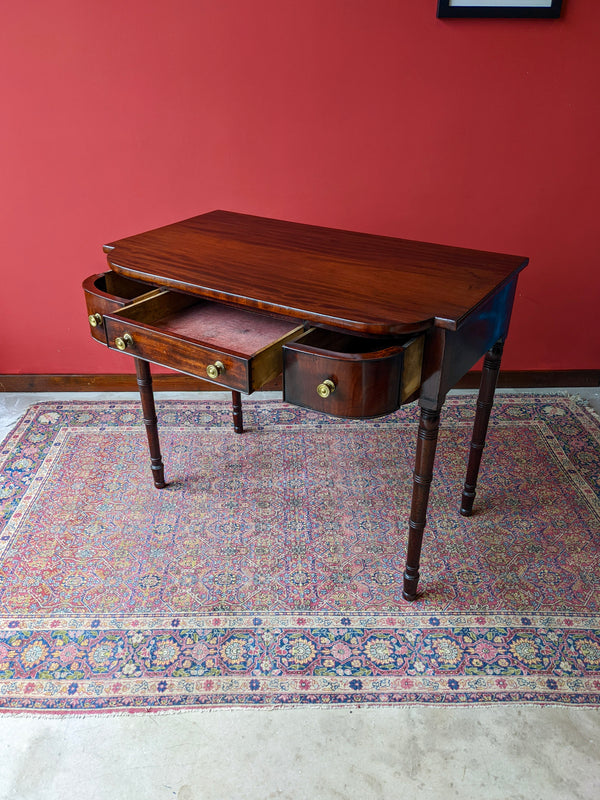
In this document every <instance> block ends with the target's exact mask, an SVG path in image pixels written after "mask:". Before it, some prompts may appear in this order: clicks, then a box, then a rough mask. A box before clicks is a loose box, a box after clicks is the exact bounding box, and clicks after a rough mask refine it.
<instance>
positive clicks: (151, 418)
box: [134, 358, 166, 489]
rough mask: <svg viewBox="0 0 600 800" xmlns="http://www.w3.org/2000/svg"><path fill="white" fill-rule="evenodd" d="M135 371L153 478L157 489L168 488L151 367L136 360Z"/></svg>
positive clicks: (145, 362) (140, 360)
mask: <svg viewBox="0 0 600 800" xmlns="http://www.w3.org/2000/svg"><path fill="white" fill-rule="evenodd" d="M134 361H135V371H136V375H137V385H138V387H139V390H140V398H141V401H142V412H143V415H144V425H145V426H146V434H147V436H148V446H149V448H150V463H151V469H152V478H153V480H154V485H155V486H156V488H157V489H163V488H164V487H165V486H166V483H165V476H164V468H163V462H162V456H161V454H160V443H159V441H158V425H157V420H156V409H155V407H154V392H153V391H152V376H151V375H150V365H149V364H148V362H147V361H142V359H141V358H136V359H134Z"/></svg>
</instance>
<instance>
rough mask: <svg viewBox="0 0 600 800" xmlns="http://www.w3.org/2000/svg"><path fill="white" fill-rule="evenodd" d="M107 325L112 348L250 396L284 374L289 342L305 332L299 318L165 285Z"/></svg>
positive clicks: (106, 319)
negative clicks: (284, 317)
mask: <svg viewBox="0 0 600 800" xmlns="http://www.w3.org/2000/svg"><path fill="white" fill-rule="evenodd" d="M104 323H105V325H106V333H107V340H108V346H109V347H110V348H112V349H116V350H121V351H122V352H126V353H128V354H129V355H132V356H135V357H137V358H142V359H144V360H145V361H152V362H153V363H155V364H161V365H162V366H165V367H170V368H171V369H175V370H178V371H180V372H184V373H187V374H188V375H193V376H195V377H198V378H203V379H204V380H208V381H211V382H213V383H216V384H218V385H220V386H223V387H227V388H228V389H233V390H235V391H241V392H246V393H248V394H249V393H250V392H253V391H255V390H256V389H259V388H260V387H261V386H263V385H264V384H265V383H267V381H269V380H271V379H272V378H274V377H276V376H277V375H279V373H280V372H281V369H282V347H283V344H284V343H285V342H287V341H288V340H289V339H291V338H293V337H296V336H298V335H299V334H300V333H301V332H302V330H303V327H302V325H299V324H298V323H297V322H295V321H294V320H282V319H277V318H274V317H270V316H267V315H266V314H262V313H259V312H254V311H247V310H245V309H241V308H234V307H232V306H227V305H225V304H222V303H215V302H212V301H208V300H202V299H198V297H193V296H191V295H185V294H181V293H179V292H173V291H169V290H165V289H159V290H157V291H156V292H154V293H151V294H149V295H146V296H145V297H142V298H138V299H137V300H134V301H133V302H132V303H130V304H129V305H126V306H124V307H123V308H122V309H121V310H120V311H118V312H117V313H113V314H110V315H107V316H105V317H104Z"/></svg>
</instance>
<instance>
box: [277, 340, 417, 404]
mask: <svg viewBox="0 0 600 800" xmlns="http://www.w3.org/2000/svg"><path fill="white" fill-rule="evenodd" d="M423 342H424V336H423V335H419V336H412V337H404V338H402V337H395V338H390V339H371V338H366V337H362V336H352V335H350V334H343V333H334V332H332V331H327V330H323V329H320V328H312V329H311V330H309V331H307V332H306V333H305V334H304V335H303V336H300V337H299V338H297V339H296V341H294V342H291V343H288V344H286V345H285V346H284V348H283V398H284V400H285V401H286V402H288V403H292V404H294V405H298V406H303V407H305V408H311V409H313V410H315V411H323V412H325V413H327V414H333V415H334V416H340V417H377V416H382V415H383V414H389V413H391V412H392V411H395V410H396V409H397V408H398V407H399V406H400V405H402V403H405V402H407V401H409V400H411V399H413V396H414V394H415V392H416V391H417V389H418V388H419V386H420V383H421V365H422V362H423Z"/></svg>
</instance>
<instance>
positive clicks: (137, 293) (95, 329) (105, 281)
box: [83, 272, 156, 344]
mask: <svg viewBox="0 0 600 800" xmlns="http://www.w3.org/2000/svg"><path fill="white" fill-rule="evenodd" d="M149 292H154V293H156V289H155V288H154V287H152V286H151V285H149V284H147V283H142V282H141V281H134V280H131V278H124V277H123V276H122V275H117V273H116V272H101V273H99V274H97V275H90V277H89V278H86V279H85V280H84V282H83V293H84V295H85V302H86V306H87V312H88V322H89V323H90V330H91V334H92V336H93V337H94V339H97V340H98V341H99V342H102V344H108V342H107V339H106V328H105V325H104V315H105V314H110V313H112V312H113V311H118V309H120V308H123V306H126V305H127V303H130V302H131V301H132V300H133V299H134V298H138V297H144V296H146V295H147V294H148V293H149Z"/></svg>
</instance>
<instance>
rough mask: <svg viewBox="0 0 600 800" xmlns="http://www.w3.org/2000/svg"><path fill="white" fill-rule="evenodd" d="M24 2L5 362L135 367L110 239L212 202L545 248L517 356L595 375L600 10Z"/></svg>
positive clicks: (177, 0) (6, 52) (18, 14)
mask: <svg viewBox="0 0 600 800" xmlns="http://www.w3.org/2000/svg"><path fill="white" fill-rule="evenodd" d="M564 5H565V13H564V15H563V18H562V19H560V20H557V21H554V20H553V21H547V20H542V21H515V20H510V21H503V20H470V21H466V20H455V21H448V20H438V19H436V17H435V6H436V2H435V0H428V1H427V0H418V2H408V1H407V0H327V1H326V2H324V0H302V2H291V0H290V1H289V2H288V0H144V2H142V0H118V1H116V0H108V1H107V0H104V1H103V2H96V0H54V2H52V3H48V2H46V1H45V0H27V2H16V3H3V5H2V14H1V17H2V20H1V24H0V75H1V76H2V77H1V80H2V82H3V84H4V86H3V89H2V95H1V111H0V115H1V117H2V119H1V124H0V179H1V181H2V187H3V188H2V191H1V192H0V204H1V208H0V215H1V216H0V219H1V220H2V222H1V225H2V231H3V232H2V258H3V264H2V268H1V270H2V273H1V276H2V280H1V283H0V291H1V293H2V294H1V297H0V304H1V314H0V373H21V372H23V373H29V372H30V373H73V372H79V373H92V372H124V371H127V370H128V369H129V363H125V362H124V360H123V359H122V357H119V356H118V355H116V354H111V353H109V352H108V351H105V350H104V349H102V348H101V347H100V346H98V345H96V344H95V343H93V342H92V341H91V339H90V337H89V336H88V329H87V319H86V312H85V306H84V302H83V296H82V293H81V290H80V284H81V281H82V279H83V278H84V277H86V276H87V275H88V274H90V273H92V272H96V271H101V270H102V269H103V268H104V264H105V261H104V257H103V254H102V251H101V245H102V244H103V243H104V242H105V241H110V240H112V239H116V238H118V237H121V236H125V235H128V234H132V233H137V232H139V231H141V230H146V229H148V228H151V227H155V226H158V225H161V224H164V223H167V222H173V221H176V220H178V219H183V218H185V217H188V216H192V215H194V214H199V213H202V212H204V211H209V210H211V209H213V208H228V209H232V210H236V211H245V212H249V213H255V214H261V215H265V216H275V217H281V218H284V219H293V220H299V221H303V222H310V223H315V224H322V225H330V226H336V227H344V228H352V229H357V230H364V231H370V232H373V233H383V234H389V235H394V236H404V237H408V238H414V239H426V240H433V241H438V242H444V243H447V244H457V245H464V246H467V247H476V248H483V249H490V250H500V251H504V252H509V253H517V254H520V255H521V254H522V255H528V256H529V257H530V259H531V264H530V266H529V268H528V269H527V270H526V271H525V272H524V273H523V275H522V278H521V281H520V289H519V293H518V297H517V301H516V307H515V313H514V317H513V328H512V333H511V336H510V338H509V342H508V344H507V348H506V356H505V361H504V366H505V367H506V368H508V369H592V368H598V366H599V360H600V359H599V357H598V356H599V351H600V347H599V339H598V327H597V317H598V300H599V297H600V292H599V289H600V284H599V281H600V279H599V277H598V276H599V273H600V270H599V269H598V235H597V228H598V222H597V217H598V186H599V185H600V169H599V164H600V159H599V158H598V141H599V131H600V126H599V108H600V104H599V101H598V87H599V86H600V81H599V77H600V76H599V72H600V69H599V68H600V47H599V46H598V33H599V31H600V3H599V2H598V0H576V2H573V0H570V2H568V1H567V2H565V3H564Z"/></svg>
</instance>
